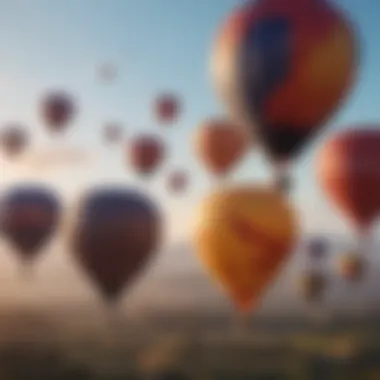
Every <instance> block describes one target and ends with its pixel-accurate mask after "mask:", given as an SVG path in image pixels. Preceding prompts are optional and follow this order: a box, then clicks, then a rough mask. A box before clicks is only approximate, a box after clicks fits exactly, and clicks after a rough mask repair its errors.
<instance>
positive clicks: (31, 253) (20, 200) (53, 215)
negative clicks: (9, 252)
mask: <svg viewBox="0 0 380 380" xmlns="http://www.w3.org/2000/svg"><path fill="white" fill-rule="evenodd" d="M60 210H61V205H60V200H59V197H58V196H57V194H55V193H54V192H53V191H52V190H50V189H49V188H46V187H44V186H42V185H34V184H30V185H22V186H20V187H16V188H14V189H11V190H10V191H9V192H8V193H7V194H5V196H4V198H2V200H1V202H0V231H1V232H2V233H3V235H4V236H5V238H7V240H8V241H9V242H10V243H11V244H12V245H13V246H14V247H15V248H16V252H17V253H18V254H19V255H20V256H21V258H22V259H23V261H25V262H27V263H29V262H30V261H31V260H33V259H35V258H36V257H37V255H38V254H39V253H40V252H41V251H40V249H41V248H42V246H43V245H45V244H46V243H47V242H48V240H49V239H50V238H51V236H52V235H53V234H54V233H55V231H56V230H57V228H58V225H59V219H60Z"/></svg>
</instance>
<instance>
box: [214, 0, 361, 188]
mask: <svg viewBox="0 0 380 380" xmlns="http://www.w3.org/2000/svg"><path fill="white" fill-rule="evenodd" d="M211 63H212V75H213V79H214V82H215V86H216V89H217V91H218V93H219V95H220V96H221V98H222V100H223V102H224V103H225V104H226V106H227V108H228V110H229V111H230V113H231V114H232V115H233V117H234V118H236V119H238V120H239V121H241V122H242V124H244V125H246V126H247V127H248V129H250V130H251V131H252V132H253V133H254V134H255V135H257V136H258V137H259V138H260V140H261V141H262V143H263V146H264V147H265V148H266V151H267V153H268V155H269V158H270V160H271V161H272V163H273V164H274V166H275V169H276V170H277V171H278V178H277V180H278V182H279V185H283V184H284V183H286V181H285V182H284V177H285V178H286V175H287V174H286V171H287V170H288V165H289V162H290V161H291V160H292V159H294V158H295V157H296V156H297V155H298V154H299V153H300V151H301V149H302V148H303V147H304V146H305V145H306V144H307V143H308V141H309V140H310V139H311V137H313V136H314V135H315V134H316V132H317V131H318V129H319V128H320V127H321V126H323V124H325V123H326V121H327V120H328V119H329V118H330V116H331V115H332V114H333V113H334V111H335V110H336V109H337V108H338V106H339V105H340V103H341V102H342V99H343V98H344V97H345V95H346V93H348V90H349V89H350V87H351V85H352V84H353V82H354V77H355V74H356V71H357V66H358V48H357V43H356V38H355V35H354V31H353V29H352V27H351V24H350V23H349V22H348V20H347V19H346V18H345V16H344V15H343V13H342V12H341V11H340V10H339V9H338V8H337V7H335V6H333V5H332V4H331V3H330V2H329V1H316V0H261V1H247V2H246V3H245V4H243V5H241V6H240V7H238V9H237V10H236V11H234V12H233V13H232V14H231V15H230V16H229V18H228V19H227V21H226V22H225V23H224V25H223V26H222V28H221V30H220V32H219V34H218V36H217V40H216V43H215V47H214V50H213V54H212V62H211Z"/></svg>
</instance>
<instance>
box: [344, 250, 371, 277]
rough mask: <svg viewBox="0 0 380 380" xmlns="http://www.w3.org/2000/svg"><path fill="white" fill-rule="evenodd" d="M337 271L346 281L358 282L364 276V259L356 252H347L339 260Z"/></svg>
mask: <svg viewBox="0 0 380 380" xmlns="http://www.w3.org/2000/svg"><path fill="white" fill-rule="evenodd" d="M338 271H339V274H340V275H341V277H342V278H343V279H345V280H346V281H349V282H358V281H360V280H361V279H362V278H363V277H364V274H365V262H364V259H363V258H362V257H361V256H360V255H358V254H357V253H356V252H348V253H347V254H345V255H344V256H342V257H341V258H340V260H339V262H338Z"/></svg>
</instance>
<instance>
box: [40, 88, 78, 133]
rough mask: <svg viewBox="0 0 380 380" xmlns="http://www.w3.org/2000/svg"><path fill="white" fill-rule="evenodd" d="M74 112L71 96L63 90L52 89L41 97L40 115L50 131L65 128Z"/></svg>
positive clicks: (74, 107) (58, 130)
mask: <svg viewBox="0 0 380 380" xmlns="http://www.w3.org/2000/svg"><path fill="white" fill-rule="evenodd" d="M75 113H76V106H75V102H74V100H73V98H72V97H71V96H70V95H69V94H67V93H66V92H64V91H52V92H49V93H47V94H45V96H44V97H43V99H42V104H41V115H42V118H43V120H44V122H45V124H46V125H47V127H48V128H49V130H50V131H52V132H60V131H62V130H64V129H66V127H67V125H68V124H69V122H71V121H72V119H73V117H74V115H75Z"/></svg>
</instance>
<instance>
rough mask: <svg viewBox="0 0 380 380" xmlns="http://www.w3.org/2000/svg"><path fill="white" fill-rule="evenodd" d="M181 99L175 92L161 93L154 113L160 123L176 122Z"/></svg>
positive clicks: (155, 104)
mask: <svg viewBox="0 0 380 380" xmlns="http://www.w3.org/2000/svg"><path fill="white" fill-rule="evenodd" d="M180 108H181V105H180V101H179V99H178V97H177V96H175V95H173V94H169V93H167V94H161V95H160V96H158V97H157V99H156V100H155V102H154V115H155V118H156V120H157V121H158V122H159V123H160V124H171V123H173V122H175V121H176V120H177V118H178V116H179V113H180Z"/></svg>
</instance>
